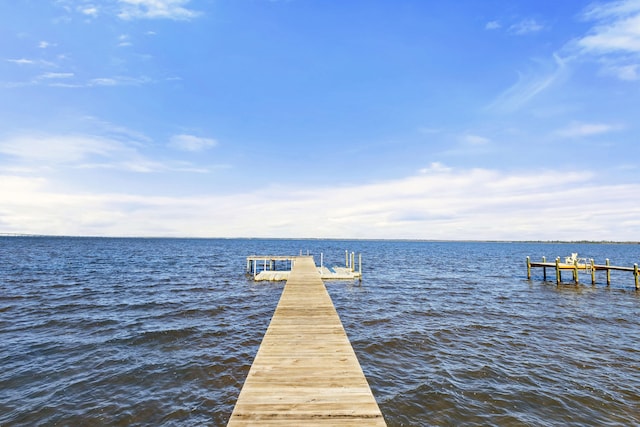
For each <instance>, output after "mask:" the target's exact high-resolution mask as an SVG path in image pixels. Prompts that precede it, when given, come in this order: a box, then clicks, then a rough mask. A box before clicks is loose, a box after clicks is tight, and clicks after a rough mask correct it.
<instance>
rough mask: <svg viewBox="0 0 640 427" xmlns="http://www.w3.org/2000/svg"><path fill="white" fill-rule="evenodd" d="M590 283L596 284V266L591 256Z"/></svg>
mask: <svg viewBox="0 0 640 427" xmlns="http://www.w3.org/2000/svg"><path fill="white" fill-rule="evenodd" d="M591 284H592V285H595V284H596V266H595V263H594V262H593V258H591Z"/></svg>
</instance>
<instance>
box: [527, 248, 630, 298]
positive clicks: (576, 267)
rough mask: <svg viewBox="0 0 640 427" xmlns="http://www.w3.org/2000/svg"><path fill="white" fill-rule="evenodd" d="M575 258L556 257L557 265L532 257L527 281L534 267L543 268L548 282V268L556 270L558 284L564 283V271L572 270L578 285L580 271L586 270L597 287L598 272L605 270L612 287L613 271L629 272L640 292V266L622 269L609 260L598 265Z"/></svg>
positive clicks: (591, 261)
mask: <svg viewBox="0 0 640 427" xmlns="http://www.w3.org/2000/svg"><path fill="white" fill-rule="evenodd" d="M575 256H577V254H574V256H573V257H567V259H566V260H565V262H562V261H560V257H556V261H555V263H550V262H547V259H546V258H545V257H542V262H534V261H531V258H530V257H527V280H531V269H532V268H534V267H541V268H542V269H543V274H544V280H545V282H546V280H547V274H546V269H547V267H555V268H556V284H557V285H560V284H561V283H562V270H571V273H572V274H573V281H574V283H575V284H576V286H577V285H579V284H580V270H584V271H585V272H587V273H590V274H591V284H592V285H594V286H595V285H596V272H597V271H598V270H604V271H605V273H606V275H607V286H610V285H611V270H616V271H629V272H632V273H633V277H634V282H635V288H636V290H639V291H640V271H638V264H637V263H636V264H634V265H633V267H620V266H614V265H611V262H610V261H609V258H607V259H606V260H605V264H604V265H603V264H596V263H595V261H594V259H593V258H591V259H589V260H587V259H585V258H580V259H577V258H575Z"/></svg>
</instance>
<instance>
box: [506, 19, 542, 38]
mask: <svg viewBox="0 0 640 427" xmlns="http://www.w3.org/2000/svg"><path fill="white" fill-rule="evenodd" d="M543 29H544V25H542V24H540V23H539V22H538V21H536V20H535V19H532V18H528V19H523V20H522V21H520V22H517V23H515V24H513V25H511V26H510V27H509V32H511V33H513V34H517V35H524V34H531V33H537V32H538V31H541V30H543Z"/></svg>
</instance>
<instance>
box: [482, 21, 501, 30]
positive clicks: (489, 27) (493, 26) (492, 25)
mask: <svg viewBox="0 0 640 427" xmlns="http://www.w3.org/2000/svg"><path fill="white" fill-rule="evenodd" d="M484 28H485V30H497V29H499V28H502V25H501V24H500V22H499V21H489V22H487V24H486V25H485V26H484Z"/></svg>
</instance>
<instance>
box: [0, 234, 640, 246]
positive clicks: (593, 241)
mask: <svg viewBox="0 0 640 427" xmlns="http://www.w3.org/2000/svg"><path fill="white" fill-rule="evenodd" d="M0 237H34V238H37V237H41V238H75V239H158V240H161V239H167V240H171V239H194V240H198V239H200V240H207V239H211V240H310V241H313V240H315V241H319V240H328V241H352V242H357V241H362V242H431V243H541V244H556V243H562V244H565V243H566V244H595V245H602V244H607V245H640V241H615V240H514V239H508V240H473V239H375V238H372V239H365V238H348V237H345V238H340V237H193V236H173V237H172V236H90V235H86V236H84V235H57V234H29V233H0Z"/></svg>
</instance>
